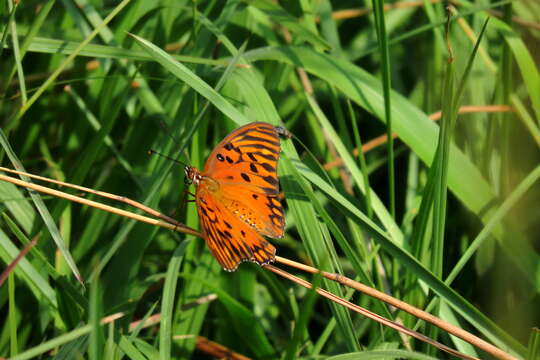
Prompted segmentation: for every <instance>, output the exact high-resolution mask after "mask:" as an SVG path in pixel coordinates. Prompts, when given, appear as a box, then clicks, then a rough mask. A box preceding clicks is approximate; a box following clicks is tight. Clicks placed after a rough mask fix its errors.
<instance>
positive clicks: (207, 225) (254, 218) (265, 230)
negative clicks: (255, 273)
mask: <svg viewBox="0 0 540 360" xmlns="http://www.w3.org/2000/svg"><path fill="white" fill-rule="evenodd" d="M287 135H288V132H287V131H286V130H285V129H283V128H280V127H275V126H273V125H271V124H268V123H264V122H255V123H251V124H248V125H245V126H242V127H240V128H238V129H236V130H235V131H233V132H232V133H230V134H229V135H228V136H227V137H225V139H223V140H222V141H221V142H220V143H219V144H218V145H217V146H216V148H215V149H214V150H213V151H212V153H211V154H210V156H209V158H208V160H207V161H206V164H205V167H204V171H202V172H201V173H200V176H201V179H200V181H199V182H198V186H197V188H196V203H197V209H198V213H199V218H200V219H201V224H202V228H203V230H204V234H205V240H206V243H207V245H208V247H209V248H210V251H211V252H212V254H213V255H214V257H215V258H216V259H217V260H218V262H219V263H220V264H221V265H222V267H223V268H224V269H225V270H228V271H234V270H235V269H236V267H237V266H238V264H239V263H240V262H242V261H253V262H256V263H258V264H261V265H262V264H268V263H269V262H272V261H273V260H274V258H275V251H276V250H275V248H274V247H273V246H272V245H271V244H270V243H269V242H268V241H266V240H265V239H264V238H263V237H262V236H261V235H266V236H270V237H275V238H277V237H282V236H283V234H284V228H285V219H284V212H283V207H282V205H281V202H280V201H279V199H278V195H279V181H278V177H277V162H278V159H279V153H280V136H287ZM196 185H197V182H196Z"/></svg>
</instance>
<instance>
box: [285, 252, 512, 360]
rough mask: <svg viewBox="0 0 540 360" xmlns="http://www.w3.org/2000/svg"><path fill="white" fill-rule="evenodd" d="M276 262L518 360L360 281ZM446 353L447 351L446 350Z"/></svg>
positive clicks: (303, 266) (485, 348) (498, 355)
mask: <svg viewBox="0 0 540 360" xmlns="http://www.w3.org/2000/svg"><path fill="white" fill-rule="evenodd" d="M276 262H278V263H281V264H284V265H288V266H291V267H294V268H296V269H299V270H302V271H305V272H308V273H312V274H317V273H320V274H321V275H322V276H324V277H325V278H327V279H330V280H333V281H336V282H338V283H340V284H342V285H344V286H347V287H349V288H352V289H355V290H357V291H360V292H361V293H363V294H366V295H368V296H371V297H373V298H375V299H378V300H381V301H383V302H385V303H387V304H389V305H392V306H394V307H396V308H398V309H400V310H403V311H405V312H407V313H409V314H411V315H413V316H415V317H417V318H418V319H422V320H424V321H426V322H429V323H430V324H433V325H435V326H437V327H438V328H440V329H442V330H444V331H446V332H448V333H449V334H452V335H454V336H457V337H459V338H461V339H463V340H465V341H467V342H468V343H470V344H472V345H474V346H476V347H477V348H479V349H482V350H483V351H485V352H487V353H489V354H491V355H493V356H495V357H496V358H497V359H506V360H516V358H514V357H513V356H511V355H510V354H508V353H506V352H504V351H502V350H501V349H499V348H497V347H495V346H493V345H492V344H490V343H488V342H486V341H484V340H482V339H480V338H479V337H477V336H475V335H473V334H471V333H469V332H467V331H465V330H463V329H461V328H459V327H457V326H454V325H452V324H450V323H447V322H445V321H443V320H441V319H439V318H438V317H436V316H433V315H431V314H430V313H427V312H425V311H423V310H421V309H418V308H416V307H414V306H411V305H409V304H407V303H406V302H403V301H401V300H398V299H396V298H394V297H392V296H390V295H388V294H385V293H383V292H381V291H379V290H376V289H373V288H371V287H369V286H367V285H364V284H362V283H360V282H358V281H354V280H352V279H350V278H348V277H346V276H343V275H340V274H333V273H328V272H325V271H320V270H318V269H316V268H314V267H311V266H308V265H305V264H301V263H297V262H295V261H292V260H289V259H286V258H282V257H280V256H276ZM445 351H446V350H445Z"/></svg>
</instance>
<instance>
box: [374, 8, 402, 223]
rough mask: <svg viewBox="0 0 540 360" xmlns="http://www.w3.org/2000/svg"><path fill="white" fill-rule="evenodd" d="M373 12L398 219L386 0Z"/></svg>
mask: <svg viewBox="0 0 540 360" xmlns="http://www.w3.org/2000/svg"><path fill="white" fill-rule="evenodd" d="M373 10H374V15H375V26H376V27H377V39H378V42H379V52H380V55H381V68H382V89H383V97H384V119H385V123H386V136H387V139H388V140H387V142H386V149H387V152H388V194H389V198H390V214H391V215H392V217H393V218H395V217H396V194H395V184H394V179H395V170H394V140H393V139H394V138H393V137H392V134H393V130H392V112H391V110H390V109H391V107H392V104H391V102H390V101H391V97H390V90H391V88H392V84H391V73H390V50H389V48H388V34H387V32H386V20H385V15H384V0H373Z"/></svg>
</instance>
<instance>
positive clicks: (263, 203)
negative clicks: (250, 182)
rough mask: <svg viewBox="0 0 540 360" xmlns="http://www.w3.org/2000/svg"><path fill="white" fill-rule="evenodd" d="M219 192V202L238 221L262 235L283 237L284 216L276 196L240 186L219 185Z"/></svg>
mask: <svg viewBox="0 0 540 360" xmlns="http://www.w3.org/2000/svg"><path fill="white" fill-rule="evenodd" d="M220 190H221V191H220V202H221V203H222V204H223V205H224V206H225V207H226V208H227V209H228V210H229V211H231V212H232V213H233V214H235V215H236V216H238V217H239V218H240V220H242V221H244V222H245V223H247V224H248V225H250V226H251V227H253V228H255V229H256V230H257V232H259V233H260V234H262V235H266V236H270V237H273V238H281V237H283V234H284V229H285V217H284V216H285V215H284V211H283V206H282V205H281V202H280V201H279V198H278V195H277V194H267V193H261V192H258V191H253V188H252V187H249V186H245V185H240V184H235V185H231V184H221V186H220ZM237 194H242V196H241V197H239V196H238V195H237ZM235 195H236V196H235Z"/></svg>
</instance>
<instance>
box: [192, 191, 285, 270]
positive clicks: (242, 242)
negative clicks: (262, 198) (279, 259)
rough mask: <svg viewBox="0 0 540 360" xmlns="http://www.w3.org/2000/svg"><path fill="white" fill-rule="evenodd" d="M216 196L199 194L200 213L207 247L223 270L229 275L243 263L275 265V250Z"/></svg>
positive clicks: (198, 209) (206, 193) (203, 192)
mask: <svg viewBox="0 0 540 360" xmlns="http://www.w3.org/2000/svg"><path fill="white" fill-rule="evenodd" d="M213 195H214V193H213V192H209V191H201V192H198V193H197V198H196V201H197V211H198V213H199V219H200V221H201V225H202V227H203V230H204V238H205V241H206V244H207V246H208V248H209V249H210V251H211V252H212V255H214V257H215V258H216V260H217V261H218V262H219V263H220V264H221V266H222V267H223V268H224V269H225V270H227V271H234V270H236V268H237V267H238V264H240V263H241V262H243V261H253V262H255V263H257V264H259V265H263V264H268V263H270V262H272V261H274V258H275V253H276V249H275V248H274V246H272V244H270V243H269V242H268V241H266V240H265V239H264V238H263V237H262V236H261V235H259V234H258V233H257V232H256V231H255V229H254V228H252V227H250V226H249V225H248V224H246V223H245V222H243V221H241V220H240V219H239V217H238V216H236V215H235V214H233V213H232V212H231V211H229V210H228V209H227V208H226V207H225V206H224V205H223V204H222V203H221V202H220V201H219V200H218V199H216V198H215V197H214V196H213Z"/></svg>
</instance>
